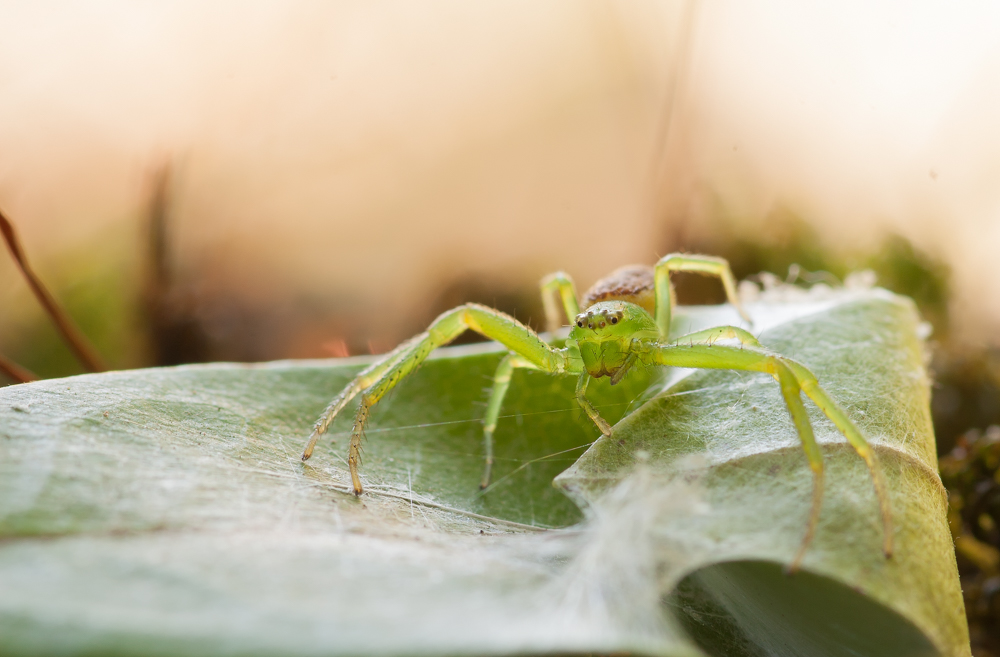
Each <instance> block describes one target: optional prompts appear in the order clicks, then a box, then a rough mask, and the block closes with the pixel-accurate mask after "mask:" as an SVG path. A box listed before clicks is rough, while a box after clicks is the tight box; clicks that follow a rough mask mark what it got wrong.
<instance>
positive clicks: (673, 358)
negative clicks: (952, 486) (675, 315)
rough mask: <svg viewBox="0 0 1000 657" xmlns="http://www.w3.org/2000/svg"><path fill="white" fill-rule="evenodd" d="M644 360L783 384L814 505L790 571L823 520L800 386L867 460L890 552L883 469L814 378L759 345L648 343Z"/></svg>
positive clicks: (818, 465)
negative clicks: (762, 375)
mask: <svg viewBox="0 0 1000 657" xmlns="http://www.w3.org/2000/svg"><path fill="white" fill-rule="evenodd" d="M643 346H644V347H645V352H644V353H642V355H641V358H642V360H643V361H644V362H645V363H646V364H657V365H669V366H674V367H693V368H699V369H725V370H748V371H753V372H766V373H767V374H770V375H771V376H773V377H774V378H776V379H777V380H778V383H779V384H780V385H781V391H782V394H783V395H784V397H785V403H786V404H787V405H788V410H789V413H790V414H791V416H792V420H793V422H794V423H795V428H796V431H797V432H798V434H799V440H801V441H802V446H803V449H804V451H805V453H806V459H807V460H808V461H809V467H810V468H811V469H812V471H813V504H812V511H811V512H810V516H809V523H808V525H807V529H806V535H805V537H804V538H803V541H802V545H801V547H800V548H799V551H798V553H797V555H796V557H795V559H794V560H793V562H792V565H791V567H790V570H794V569H796V568H798V565H799V562H800V561H801V559H802V556H803V554H804V553H805V550H806V548H807V547H808V546H809V543H810V541H812V538H813V534H814V531H815V528H816V523H817V522H818V520H819V512H820V505H821V501H822V495H823V459H822V454H821V452H820V450H819V446H818V445H817V443H816V439H815V436H814V435H813V432H812V427H811V425H810V423H809V417H808V415H807V414H806V413H805V409H804V407H803V406H802V400H801V397H800V395H799V390H801V391H802V392H805V393H806V395H807V396H808V397H809V398H810V399H812V400H813V402H814V403H815V404H816V406H818V407H819V409H820V410H821V411H823V413H824V415H826V416H827V417H828V418H829V419H830V420H831V421H832V422H833V424H834V426H836V427H837V429H839V430H840V431H841V432H842V433H843V434H844V437H845V438H847V441H848V442H849V443H850V444H851V445H852V446H853V447H854V450H855V451H856V452H857V453H858V455H859V456H860V457H861V458H862V459H864V461H865V464H866V465H867V466H868V470H869V472H870V473H871V476H872V483H873V484H874V487H875V496H876V497H877V498H878V504H879V511H880V512H881V515H882V531H883V544H882V550H883V552H884V553H885V556H886V557H889V556H892V512H891V510H890V507H889V498H888V494H887V492H886V488H885V483H884V478H883V475H882V469H881V466H880V465H879V462H878V458H877V456H876V455H875V452H874V451H873V450H872V449H871V446H870V445H869V444H868V442H867V441H866V440H865V439H864V437H863V436H862V435H861V432H860V431H859V430H858V428H857V427H856V426H854V423H853V422H851V420H850V418H848V417H847V414H846V413H845V412H844V411H843V410H842V409H841V408H840V407H839V406H838V405H837V404H836V403H835V402H834V401H833V400H832V399H830V397H829V396H828V395H827V394H826V392H824V391H823V389H822V388H820V387H819V383H818V382H817V380H816V377H815V376H814V375H813V374H812V372H810V371H809V370H808V369H806V368H805V367H804V366H802V365H801V364H799V363H796V362H795V361H793V360H791V359H789V358H784V357H782V356H778V355H777V354H773V353H770V352H768V351H765V350H762V349H759V348H756V347H746V346H742V345H741V347H730V346H722V345H715V346H711V345H705V344H682V343H678V344H673V345H662V344H656V343H646V344H645V345H642V346H640V347H639V348H640V349H642V347H643Z"/></svg>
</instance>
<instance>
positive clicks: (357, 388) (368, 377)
mask: <svg viewBox="0 0 1000 657" xmlns="http://www.w3.org/2000/svg"><path fill="white" fill-rule="evenodd" d="M417 337H420V336H417ZM415 340H416V338H412V339H410V340H407V341H405V342H403V343H402V344H401V345H399V346H398V347H396V348H395V349H393V350H392V351H390V352H389V353H387V354H385V355H384V356H383V357H382V358H380V359H379V360H377V361H375V362H374V363H372V364H371V365H369V366H368V367H366V368H365V369H363V370H361V372H360V373H359V374H358V375H357V376H356V377H354V380H353V381H351V382H350V383H349V384H347V387H346V388H344V389H343V390H341V391H340V393H339V394H338V395H337V396H336V397H334V398H333V401H331V402H330V404H329V405H328V406H327V407H326V410H325V411H323V414H322V415H321V416H320V417H319V419H318V420H316V424H315V425H313V431H312V435H310V436H309V442H308V443H306V448H305V449H304V450H303V451H302V460H303V461H307V460H309V457H310V456H312V453H313V450H314V449H315V448H316V441H317V440H319V437H320V436H322V435H323V434H324V433H326V430H327V429H328V428H329V427H330V423H331V422H333V418H335V417H337V414H338V413H340V411H342V410H344V407H345V406H347V404H349V403H350V401H351V400H352V399H354V397H355V396H357V394H358V393H359V392H361V391H362V390H364V389H365V388H367V387H368V386H370V385H371V384H373V383H375V382H376V381H378V379H379V377H381V376H382V374H383V373H384V372H385V371H386V370H387V369H389V367H390V366H391V365H392V364H393V363H395V362H396V361H397V360H399V359H400V358H401V357H402V356H403V354H405V353H406V352H407V351H409V349H410V348H411V347H412V346H413V342H414V341H415Z"/></svg>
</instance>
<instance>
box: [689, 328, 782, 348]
mask: <svg viewBox="0 0 1000 657" xmlns="http://www.w3.org/2000/svg"><path fill="white" fill-rule="evenodd" d="M719 340H739V341H740V344H741V345H746V344H748V345H750V346H751V347H757V348H759V349H763V348H764V345H762V344H761V343H760V342H758V341H757V338H755V337H754V336H753V334H752V333H750V332H749V331H746V330H744V329H741V328H737V327H735V326H716V327H714V328H710V329H705V330H704V331H695V332H694V333H688V334H687V335H682V336H680V337H679V338H677V339H676V340H674V341H673V343H672V344H687V345H694V344H707V345H713V344H715V343H716V342H718V341H719Z"/></svg>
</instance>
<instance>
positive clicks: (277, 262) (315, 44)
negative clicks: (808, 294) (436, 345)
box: [0, 0, 1000, 655]
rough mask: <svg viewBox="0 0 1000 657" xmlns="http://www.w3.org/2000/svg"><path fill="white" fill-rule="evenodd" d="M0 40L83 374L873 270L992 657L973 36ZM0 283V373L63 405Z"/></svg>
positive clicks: (230, 5)
mask: <svg viewBox="0 0 1000 657" xmlns="http://www.w3.org/2000/svg"><path fill="white" fill-rule="evenodd" d="M0 26H2V27H0V30H2V33H3V38H2V39H0V209H2V211H3V212H4V214H5V215H6V216H7V217H8V218H9V219H10V220H11V221H12V222H13V223H14V225H15V226H16V227H17V229H18V231H19V233H20V235H21V238H22V242H23V246H24V249H25V251H26V253H27V255H28V257H29V259H30V260H31V262H32V263H33V265H34V267H35V269H36V271H37V272H38V274H39V276H40V277H41V278H42V279H43V280H44V281H45V282H46V283H47V284H48V285H49V286H50V288H51V289H52V290H53V293H54V294H55V296H56V297H57V298H58V299H59V300H60V301H61V302H62V303H63V304H64V305H65V306H66V307H67V308H68V310H69V312H70V314H71V315H72V316H73V317H74V318H75V320H76V321H77V322H78V323H79V324H80V325H81V328H82V329H83V332H84V333H85V334H86V335H87V336H88V337H89V338H90V339H91V340H92V341H93V342H94V343H95V344H96V347H97V349H98V351H99V352H100V353H101V354H102V356H103V357H104V359H105V360H106V361H108V363H109V365H110V366H111V367H114V368H132V367H144V366H152V365H164V364H176V363H184V362H199V361H216V360H237V361H258V360H270V359H278V358H289V357H293V358H301V357H329V356H344V355H348V354H351V355H353V354H359V353H379V352H382V351H385V350H387V349H389V348H391V347H392V346H394V345H395V344H396V343H398V342H399V341H400V340H401V339H403V338H405V337H408V336H409V335H411V334H413V333H415V332H417V331H419V330H421V329H422V328H423V327H424V326H425V325H426V324H427V323H428V322H429V321H430V320H431V319H432V318H433V317H434V316H435V315H437V314H438V313H439V312H441V311H442V310H445V309H447V308H449V307H452V306H454V305H457V304H459V303H461V302H464V301H479V302H482V303H486V304H489V305H493V306H496V307H498V308H501V309H503V310H505V311H507V312H510V313H512V314H514V315H515V316H517V317H518V318H519V319H522V320H523V321H526V322H528V323H531V324H532V325H534V326H536V327H540V324H541V320H542V310H541V305H540V303H539V300H538V294H537V287H536V286H537V281H538V279H539V278H540V277H541V276H542V275H543V274H545V273H547V272H550V271H552V270H555V269H564V270H566V271H568V272H569V273H570V274H572V275H573V276H574V278H575V279H576V281H577V284H578V287H580V288H581V290H582V289H583V288H585V287H587V286H589V285H590V284H591V283H593V282H594V281H595V280H596V279H597V278H599V277H600V276H602V275H603V274H605V273H607V272H608V271H610V270H611V269H614V268H615V267H618V266H620V265H622V264H627V263H633V262H642V263H653V262H655V260H656V258H657V257H658V256H660V255H663V254H665V253H668V252H671V251H675V250H689V251H701V252H707V253H712V254H718V255H722V256H725V257H727V258H729V259H730V261H731V262H732V264H733V268H734V270H735V273H736V274H737V276H738V277H740V278H743V277H746V276H750V275H753V274H756V273H758V272H760V271H771V272H774V273H776V274H777V275H778V276H780V277H781V278H786V277H789V278H791V279H794V278H795V272H796V270H795V269H793V270H792V271H791V272H790V271H789V268H790V267H791V266H793V265H797V266H798V267H799V268H800V269H799V270H798V271H819V270H822V271H825V272H829V273H830V274H832V275H833V276H835V277H838V278H841V279H842V278H843V277H844V276H845V275H846V274H847V273H848V272H850V271H852V270H857V269H865V268H869V269H873V270H874V271H875V272H876V273H877V275H878V277H879V282H880V284H881V285H884V286H886V287H889V288H890V289H893V290H896V291H898V292H901V293H904V294H908V295H910V296H913V297H914V298H915V299H916V300H917V302H918V304H919V306H920V307H921V310H922V311H923V313H924V314H925V316H926V317H927V319H928V320H929V321H930V322H931V323H932V324H933V326H934V333H933V335H932V338H931V347H932V354H933V361H932V370H933V372H934V375H935V379H936V383H935V388H934V399H933V411H934V420H935V428H936V431H937V436H938V441H939V446H940V451H941V454H942V455H943V456H945V457H946V458H945V461H944V462H943V463H944V466H945V470H946V472H945V474H946V479H947V480H948V481H949V482H950V483H949V486H950V487H951V489H952V491H953V507H954V518H953V527H954V529H955V532H956V536H957V537H959V538H961V537H963V536H964V537H965V538H967V539H968V541H966V547H965V548H963V547H962V545H961V542H960V546H959V548H960V549H959V558H960V564H961V565H962V568H963V574H964V576H965V577H966V580H967V581H966V582H965V583H964V586H965V588H966V591H967V595H969V596H970V597H969V599H968V600H967V604H968V605H969V612H970V618H971V619H972V620H973V636H974V637H976V641H977V644H976V645H977V648H976V650H977V654H979V655H989V654H1000V653H998V652H996V651H997V650H998V645H1000V643H997V642H996V639H995V638H993V639H991V638H990V637H996V635H997V631H996V629H997V627H1000V595H998V592H1000V552H998V551H997V549H996V548H997V547H1000V530H998V529H997V528H998V526H1000V487H998V486H997V483H996V482H997V480H998V477H997V475H996V472H997V468H998V465H1000V451H998V450H1000V447H997V445H998V444H1000V428H997V429H991V428H990V427H995V426H996V425H997V424H998V423H1000V332H998V329H1000V267H998V266H997V265H996V263H997V260H998V257H997V251H998V249H1000V123H998V122H997V117H998V116H1000V41H998V40H997V38H996V35H997V34H998V33H1000V5H997V4H995V3H988V2H969V3H962V4H960V5H956V4H945V3H916V4H915V3H904V2H883V3H878V4H877V5H872V4H871V3H867V2H860V1H856V2H837V3H827V4H824V5H812V4H810V5H808V6H804V5H802V4H801V3H798V2H792V1H790V0H789V1H768V2H761V3H756V4H750V3H741V2H735V1H733V2H714V3H700V2H696V1H694V0H689V1H685V2H640V1H638V0H636V1H630V2H580V1H578V0H573V1H570V0H566V1H562V2H560V1H556V0H551V1H548V2H544V3H537V2H516V1H509V0H505V1H504V2H476V3H467V2H460V1H457V0H455V1H438V0H429V1H427V2H421V3H412V2H375V3H372V2H336V3H313V2H294V1H293V2H289V1H284V2H262V3H256V4H247V3H237V2H215V3H194V2H189V3H183V2H179V3H169V4H167V3H162V4H152V3H142V4H140V3H127V2H103V3H98V2H92V3H85V4H69V3H66V4H63V3H47V2H23V3H18V2H4V3H3V4H2V5H0ZM2 255H3V257H0V354H3V355H4V356H6V357H7V358H9V359H11V360H13V361H16V362H17V363H20V364H21V365H22V366H24V367H26V368H29V369H31V370H33V371H34V372H36V373H37V374H38V375H40V376H43V377H50V376H64V375H70V374H74V373H78V372H80V371H82V370H81V368H80V365H79V364H78V363H77V362H76V361H75V360H74V358H73V356H72V354H71V352H70V351H69V350H68V349H67V348H66V346H65V345H64V344H63V343H62V341H61V339H60V338H59V336H58V334H57V333H56V331H55V330H54V329H53V328H52V326H51V322H50V321H49V320H48V319H47V317H46V315H45V314H44V312H43V311H42V309H41V308H40V307H39V305H38V303H37V302H36V300H35V299H34V297H33V296H32V294H31V292H30V290H29V288H28V286H27V285H26V284H25V281H24V279H23V278H22V277H21V276H20V274H19V272H18V270H17V268H16V267H15V265H14V263H13V261H12V259H11V258H9V257H6V253H4V254H2ZM824 276H825V275H824ZM799 278H802V277H799ZM805 278H809V277H808V276H806V277H805ZM678 284H679V294H680V297H681V300H682V301H686V302H692V303H695V302H717V301H720V300H721V298H722V297H721V290H720V289H718V286H717V284H714V283H710V282H709V283H706V282H705V281H704V280H703V279H700V278H697V277H694V278H685V277H681V278H680V280H679V281H678ZM6 383H12V380H9V379H5V378H3V375H0V385H2V384H6ZM948 468H951V470H948ZM970 472H971V473H974V474H969V473H970ZM948 473H952V474H948ZM948 477H951V479H948ZM984 482H985V483H984ZM990 482H992V483H990ZM994 500H995V501H994ZM991 523H992V524H991ZM970 546H971V547H970ZM991 550H992V551H991ZM991 641H993V643H991Z"/></svg>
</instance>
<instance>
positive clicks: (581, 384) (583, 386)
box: [576, 372, 611, 436]
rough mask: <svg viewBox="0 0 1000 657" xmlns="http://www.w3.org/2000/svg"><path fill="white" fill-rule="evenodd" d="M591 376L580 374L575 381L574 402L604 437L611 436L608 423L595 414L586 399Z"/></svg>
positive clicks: (595, 411) (598, 414)
mask: <svg viewBox="0 0 1000 657" xmlns="http://www.w3.org/2000/svg"><path fill="white" fill-rule="evenodd" d="M590 379H591V376H590V374H588V373H587V372H582V373H581V374H580V378H579V379H577V380H576V401H577V403H578V404H580V406H581V407H582V408H583V410H584V411H586V413H587V415H588V416H590V419H591V420H593V421H594V424H596V425H597V428H598V429H600V430H601V433H603V434H604V435H605V436H610V435H611V425H610V424H608V421H607V420H605V419H604V418H603V417H601V414H600V413H598V412H597V409H596V408H594V405H593V404H591V403H590V400H589V399H587V386H588V385H589V384H590Z"/></svg>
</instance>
